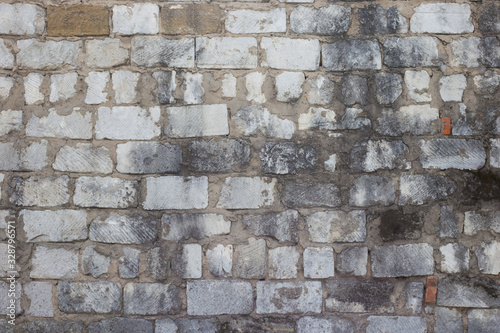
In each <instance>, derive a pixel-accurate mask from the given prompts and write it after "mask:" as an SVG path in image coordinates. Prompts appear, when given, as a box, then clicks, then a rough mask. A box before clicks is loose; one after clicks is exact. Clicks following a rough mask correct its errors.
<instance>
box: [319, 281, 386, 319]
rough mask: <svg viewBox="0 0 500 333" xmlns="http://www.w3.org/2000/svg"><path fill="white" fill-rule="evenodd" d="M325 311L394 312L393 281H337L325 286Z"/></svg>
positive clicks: (327, 283) (329, 282)
mask: <svg viewBox="0 0 500 333" xmlns="http://www.w3.org/2000/svg"><path fill="white" fill-rule="evenodd" d="M325 287H326V291H327V297H326V299H325V309H326V311H331V312H394V303H393V301H391V298H392V297H394V296H395V295H394V293H395V287H394V284H393V283H392V282H391V281H381V280H358V279H352V278H350V279H335V280H330V281H327V282H326V284H325Z"/></svg>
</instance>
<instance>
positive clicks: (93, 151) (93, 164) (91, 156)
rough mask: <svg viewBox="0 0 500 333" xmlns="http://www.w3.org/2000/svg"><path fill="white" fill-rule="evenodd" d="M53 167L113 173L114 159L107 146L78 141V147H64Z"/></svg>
mask: <svg viewBox="0 0 500 333" xmlns="http://www.w3.org/2000/svg"><path fill="white" fill-rule="evenodd" d="M52 167H53V168H54V170H59V171H70V172H96V173H111V172H112V171H113V161H112V160H111V157H110V154H109V150H108V149H107V148H105V147H93V146H92V144H91V143H78V144H77V145H76V147H70V146H64V147H62V148H61V149H60V150H59V152H58V153H57V156H56V161H55V162H54V164H53V165H52Z"/></svg>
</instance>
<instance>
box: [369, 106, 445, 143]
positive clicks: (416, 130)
mask: <svg viewBox="0 0 500 333" xmlns="http://www.w3.org/2000/svg"><path fill="white" fill-rule="evenodd" d="M438 118H439V110H438V109H435V108H432V107H430V105H410V106H403V107H401V108H400V109H399V110H397V111H393V110H390V109H385V110H383V111H382V116H381V117H380V118H378V120H377V126H376V129H375V130H376V131H377V132H378V133H380V134H385V135H389V136H400V135H402V134H404V133H409V134H413V135H422V134H425V133H435V132H436V131H437V125H436V123H435V120H437V119H438Z"/></svg>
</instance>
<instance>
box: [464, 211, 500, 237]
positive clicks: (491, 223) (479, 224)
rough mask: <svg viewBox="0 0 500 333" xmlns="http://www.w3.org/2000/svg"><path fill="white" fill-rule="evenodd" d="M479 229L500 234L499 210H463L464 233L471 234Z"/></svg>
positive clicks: (479, 230)
mask: <svg viewBox="0 0 500 333" xmlns="http://www.w3.org/2000/svg"><path fill="white" fill-rule="evenodd" d="M481 231H493V232H496V233H499V234H500V211H492V212H472V211H468V212H465V218H464V234H466V235H469V236H471V235H475V234H477V233H478V232H481Z"/></svg>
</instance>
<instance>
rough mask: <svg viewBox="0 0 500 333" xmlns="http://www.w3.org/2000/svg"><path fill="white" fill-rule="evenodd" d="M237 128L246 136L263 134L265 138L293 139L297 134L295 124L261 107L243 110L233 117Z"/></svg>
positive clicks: (253, 106)
mask: <svg viewBox="0 0 500 333" xmlns="http://www.w3.org/2000/svg"><path fill="white" fill-rule="evenodd" d="M233 119H234V122H235V123H236V128H237V129H238V130H239V131H241V132H242V133H243V134H244V135H255V134H257V133H261V134H262V135H264V136H269V137H274V138H282V139H291V138H292V136H293V134H294V133H295V128H296V126H295V123H294V122H293V121H291V120H288V119H281V118H279V117H278V116H276V115H274V114H271V113H270V112H269V110H267V109H266V108H263V107H262V106H260V105H252V106H247V107H245V108H242V109H240V110H238V112H236V115H235V116H234V117H233Z"/></svg>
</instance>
